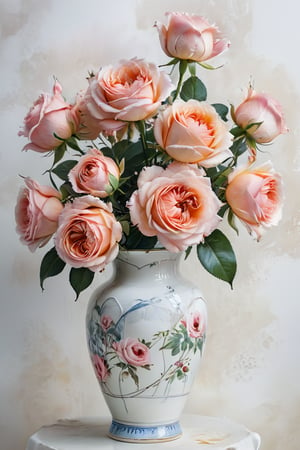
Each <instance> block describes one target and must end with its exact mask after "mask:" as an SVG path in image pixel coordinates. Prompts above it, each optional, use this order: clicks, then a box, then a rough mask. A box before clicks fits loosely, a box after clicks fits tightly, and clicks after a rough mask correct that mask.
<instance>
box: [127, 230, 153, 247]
mask: <svg viewBox="0 0 300 450" xmlns="http://www.w3.org/2000/svg"><path fill="white" fill-rule="evenodd" d="M156 242H157V237H156V236H153V237H147V236H144V235H143V234H142V233H141V232H140V231H139V229H138V228H131V230H130V234H129V236H128V237H127V239H126V243H125V247H126V248H127V250H133V249H144V250H147V249H152V248H154V246H155V244H156Z"/></svg>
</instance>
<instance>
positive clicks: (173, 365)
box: [87, 250, 207, 439]
mask: <svg viewBox="0 0 300 450" xmlns="http://www.w3.org/2000/svg"><path fill="white" fill-rule="evenodd" d="M183 257H184V255H178V254H172V253H169V252H167V251H164V250H154V251H150V252H143V251H130V252H121V254H120V256H119V257H118V260H117V262H116V270H115V279H114V280H113V281H112V282H111V283H110V284H108V286H106V287H102V286H100V287H99V288H98V289H97V291H96V293H95V294H94V295H93V296H92V299H91V301H90V303H89V308H88V312H87V333H88V344H89V348H90V352H91V360H92V362H93V364H94V368H95V373H96V376H97V378H98V380H99V383H100V385H101V388H102V392H103V394H104V397H105V400H106V402H107V404H108V406H109V408H110V410H111V413H112V416H113V419H114V420H116V421H119V422H121V423H124V424H130V425H137V426H140V427H144V426H149V425H155V426H158V425H161V424H171V423H172V422H175V421H177V420H178V419H179V417H180V415H181V412H182V410H183V407H184V405H185V403H186V400H187V397H188V394H189V392H190V389H191V386H192V383H193V381H194V378H195V376H196V375H197V372H198V368H199V364H200V361H201V358H202V353H203V348H204V342H205V337H206V332H207V308H206V303H205V301H204V300H203V297H202V293H201V291H200V289H199V288H197V287H196V286H194V285H193V284H192V283H190V282H187V281H186V280H184V279H183V278H182V276H181V274H180V271H179V264H180V260H181V258H183ZM136 438H137V439H139V437H138V436H137V437H136ZM142 438H143V437H141V439H142Z"/></svg>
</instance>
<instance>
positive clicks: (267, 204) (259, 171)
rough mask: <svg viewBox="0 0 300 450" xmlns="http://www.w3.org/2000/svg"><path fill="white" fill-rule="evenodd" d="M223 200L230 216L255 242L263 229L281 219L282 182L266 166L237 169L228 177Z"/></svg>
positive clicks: (271, 169) (270, 168) (269, 167)
mask: <svg viewBox="0 0 300 450" xmlns="http://www.w3.org/2000/svg"><path fill="white" fill-rule="evenodd" d="M226 199H227V202H228V204H229V206H230V207H231V209H232V211H233V212H234V214H235V215H236V216H237V217H238V218H239V219H240V220H241V221H242V222H243V223H244V224H245V226H246V228H247V229H248V231H249V232H250V233H251V234H254V235H256V237H257V239H258V240H259V239H260V237H261V235H262V233H263V231H264V229H265V228H269V227H271V226H272V225H277V224H278V222H279V220H280V219H281V210H282V181H281V177H280V175H279V174H278V173H276V172H275V171H274V169H273V167H272V164H271V162H267V163H265V164H263V165H262V166H260V167H256V168H251V167H250V168H237V169H235V170H234V171H233V172H232V173H231V174H230V175H229V177H228V186H227V188H226Z"/></svg>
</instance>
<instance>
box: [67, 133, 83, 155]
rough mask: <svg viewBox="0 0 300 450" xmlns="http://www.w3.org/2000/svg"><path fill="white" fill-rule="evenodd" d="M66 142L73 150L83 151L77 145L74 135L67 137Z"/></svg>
mask: <svg viewBox="0 0 300 450" xmlns="http://www.w3.org/2000/svg"><path fill="white" fill-rule="evenodd" d="M66 144H67V146H68V147H70V148H72V149H73V150H77V151H79V152H80V153H83V151H82V150H81V148H80V147H79V145H78V142H77V140H76V138H75V137H74V136H71V137H70V138H69V139H67V140H66Z"/></svg>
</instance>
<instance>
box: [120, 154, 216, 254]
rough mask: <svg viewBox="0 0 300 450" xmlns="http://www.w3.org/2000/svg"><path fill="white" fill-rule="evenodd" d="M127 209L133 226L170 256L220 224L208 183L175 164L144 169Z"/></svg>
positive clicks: (190, 169)
mask: <svg viewBox="0 0 300 450" xmlns="http://www.w3.org/2000/svg"><path fill="white" fill-rule="evenodd" d="M127 206H128V208H129V211H130V217H131V221H132V223H133V225H137V227H138V228H139V230H140V231H141V233H143V234H144V235H145V236H157V237H158V239H159V241H160V243H161V244H162V245H163V246H164V247H165V248H166V249H167V250H169V251H171V252H178V251H182V250H186V249H187V248H188V247H189V246H190V245H194V244H198V243H199V242H201V241H202V240H203V238H204V237H205V236H208V235H209V234H210V233H211V232H212V231H213V230H214V229H215V228H216V227H217V225H218V224H219V221H220V220H221V219H220V217H219V216H218V214H217V213H218V210H219V208H220V206H221V202H220V201H219V199H218V198H217V196H216V195H215V193H214V192H213V191H212V189H211V184H210V179H209V178H206V177H204V176H203V171H202V170H201V169H198V168H197V167H196V166H192V165H188V164H180V163H177V162H173V163H171V164H170V165H169V166H168V167H167V168H166V169H163V168H162V167H158V166H151V167H146V168H144V170H143V171H142V172H141V173H140V175H139V177H138V189H137V190H136V191H134V193H133V194H132V196H131V198H130V200H129V202H128V204H127Z"/></svg>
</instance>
